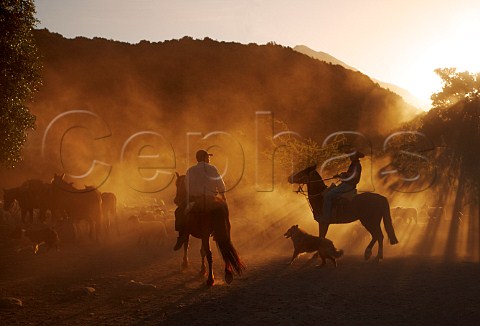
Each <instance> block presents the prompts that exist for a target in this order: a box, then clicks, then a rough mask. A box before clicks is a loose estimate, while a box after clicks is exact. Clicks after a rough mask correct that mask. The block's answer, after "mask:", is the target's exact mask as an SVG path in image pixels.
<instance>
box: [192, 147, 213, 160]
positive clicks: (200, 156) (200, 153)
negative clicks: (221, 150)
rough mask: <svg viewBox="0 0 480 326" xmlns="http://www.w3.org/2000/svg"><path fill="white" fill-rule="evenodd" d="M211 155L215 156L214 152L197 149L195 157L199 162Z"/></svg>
mask: <svg viewBox="0 0 480 326" xmlns="http://www.w3.org/2000/svg"><path fill="white" fill-rule="evenodd" d="M209 156H213V154H211V153H209V152H207V151H206V150H203V149H201V150H199V151H197V153H196V154H195V157H196V158H197V162H202V161H205V159H206V158H207V157H209Z"/></svg>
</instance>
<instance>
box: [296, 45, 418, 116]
mask: <svg viewBox="0 0 480 326" xmlns="http://www.w3.org/2000/svg"><path fill="white" fill-rule="evenodd" d="M293 49H294V50H295V51H298V52H300V53H302V54H305V55H307V56H309V57H311V58H314V59H317V60H320V61H325V62H328V63H331V64H334V65H340V66H342V67H344V68H346V69H350V70H353V71H360V70H358V69H357V68H355V67H352V66H350V65H348V64H346V63H345V62H343V61H341V60H339V59H337V58H336V57H334V56H332V55H330V54H328V53H326V52H322V51H315V50H313V49H311V48H309V47H308V46H306V45H296V46H295V47H293ZM370 79H372V81H374V82H375V83H378V84H379V85H380V87H382V88H385V89H389V90H391V91H392V92H394V93H397V94H398V95H400V96H401V97H403V98H404V100H405V101H406V102H407V103H409V104H411V105H413V106H414V107H416V108H422V107H424V106H425V103H424V102H423V101H422V100H420V99H419V98H417V97H416V96H414V95H413V94H412V93H410V92H409V91H408V90H406V89H404V88H402V87H400V86H397V85H395V84H392V83H387V82H383V81H380V80H378V79H375V78H373V77H370Z"/></svg>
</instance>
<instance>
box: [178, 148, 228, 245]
mask: <svg viewBox="0 0 480 326" xmlns="http://www.w3.org/2000/svg"><path fill="white" fill-rule="evenodd" d="M210 156H213V154H210V153H208V152H207V151H205V150H199V151H197V153H196V155H195V157H196V159H197V164H196V165H194V166H192V167H190V168H189V169H188V170H187V173H186V177H185V187H186V189H187V198H188V200H187V205H186V206H180V207H178V208H177V210H176V211H175V219H176V223H175V225H176V229H177V231H178V238H177V243H176V244H175V247H174V248H173V249H174V250H178V249H180V248H181V247H182V245H183V244H184V243H185V242H186V241H187V240H188V232H187V230H186V222H187V221H186V219H187V215H188V213H189V212H190V211H191V212H192V213H197V214H209V213H210V212H211V211H212V210H214V209H218V208H222V209H225V210H226V211H227V212H228V206H227V202H226V200H227V199H226V197H225V182H224V181H223V178H222V176H221V175H220V174H219V173H218V170H217V168H216V167H215V166H214V165H212V164H210ZM217 195H220V197H221V200H220V199H219V198H218V197H217Z"/></svg>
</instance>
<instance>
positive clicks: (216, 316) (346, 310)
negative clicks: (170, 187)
mask: <svg viewBox="0 0 480 326" xmlns="http://www.w3.org/2000/svg"><path fill="white" fill-rule="evenodd" d="M4 233H5V232H4ZM136 240H137V239H136V237H135V234H134V233H125V234H123V235H121V236H117V235H115V236H110V238H109V239H108V240H102V241H101V242H100V243H99V244H97V243H94V242H92V241H90V240H89V239H81V240H79V241H78V242H75V243H64V244H62V246H61V248H60V251H58V252H56V251H49V252H46V251H45V249H44V248H41V250H40V252H39V254H37V255H34V254H33V253H32V252H31V251H22V252H19V253H17V252H15V250H13V248H11V247H10V246H9V245H7V244H5V243H3V245H2V246H1V248H0V264H1V265H0V266H1V268H0V298H1V300H0V325H187V324H188V325H225V324H231V325H247V324H250V325H251V324H259V325H321V324H339V325H357V324H358V325H360V324H361V325H377V324H378V325H380V324H382V325H384V324H387V325H398V324H417V325H426V324H442V325H447V324H448V325H473V324H475V325H477V323H478V320H480V301H479V298H480V296H479V295H480V282H479V276H480V266H479V264H478V263H474V262H469V261H466V260H461V259H459V260H456V261H452V262H446V261H444V260H443V259H441V258H435V257H427V256H416V255H405V256H400V257H398V256H397V257H389V256H388V250H387V251H386V255H385V256H386V257H385V260H383V261H382V262H381V263H373V262H370V261H369V262H365V261H364V260H363V257H361V256H360V255H357V254H349V253H348V252H347V251H346V255H345V256H344V257H342V258H341V259H340V260H339V262H338V267H337V268H334V267H333V266H332V264H331V263H330V262H329V263H328V264H327V266H325V267H323V268H319V267H317V266H316V265H317V264H318V261H313V262H312V261H310V260H309V257H310V256H311V255H304V256H302V257H300V258H299V259H298V260H296V261H295V262H294V264H293V265H291V266H289V265H287V263H288V262H289V260H290V257H291V254H292V244H291V242H290V241H289V240H287V239H284V238H283V237H282V236H281V234H280V235H278V237H276V238H275V239H274V241H270V242H269V246H264V247H261V246H258V245H256V247H257V248H261V249H257V250H252V249H249V247H251V246H248V245H247V244H248V243H249V242H245V241H244V242H240V243H238V242H237V243H238V250H239V252H240V254H241V256H242V258H243V260H244V261H245V263H246V264H247V270H246V272H245V273H244V274H243V275H242V276H239V277H238V276H237V277H236V278H235V279H234V281H233V283H231V284H229V285H227V284H226V283H225V282H224V280H223V266H222V262H221V259H220V258H219V254H218V251H217V249H216V248H215V247H214V249H213V253H214V260H215V271H216V273H215V277H216V279H215V281H216V283H215V285H214V286H213V287H207V286H206V285H205V278H204V277H199V276H198V272H199V270H200V255H199V249H200V241H199V240H197V239H192V240H191V250H190V267H189V268H188V269H186V270H183V269H182V268H181V262H182V252H181V251H179V252H174V251H173V250H172V247H173V244H174V242H175V238H174V235H171V236H170V237H169V238H168V239H166V241H164V242H163V243H155V242H152V243H150V244H148V245H144V244H138V243H137V241H136ZM251 244H252V243H251V242H250V245H251ZM213 246H214V245H213ZM272 246H273V247H275V249H276V250H274V251H273V250H270V249H271V248H272ZM387 246H388V245H387ZM7 298H16V299H19V300H21V304H22V306H19V305H18V304H15V303H12V302H11V301H8V300H9V299H7Z"/></svg>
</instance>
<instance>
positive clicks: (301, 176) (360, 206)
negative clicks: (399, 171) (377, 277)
mask: <svg viewBox="0 0 480 326" xmlns="http://www.w3.org/2000/svg"><path fill="white" fill-rule="evenodd" d="M288 181H289V182H290V183H298V184H306V185H307V195H308V201H309V203H310V206H311V207H312V211H313V214H314V216H315V217H317V216H320V215H321V212H322V206H323V194H322V193H323V192H324V191H325V189H327V186H326V185H325V182H324V181H323V179H322V177H321V176H320V174H319V173H318V172H317V170H316V166H310V167H308V168H306V169H304V170H302V171H300V172H298V173H295V174H293V175H291V176H290V177H289V178H288ZM336 215H337V216H333V217H332V219H331V221H329V222H328V223H326V222H322V221H317V222H318V225H319V236H320V237H323V238H324V237H325V236H326V235H327V231H328V227H329V225H330V224H345V223H351V222H354V221H356V220H360V222H361V223H362V225H363V226H364V227H365V228H366V229H367V231H368V232H370V234H371V235H372V241H370V243H369V244H368V246H367V248H366V249H365V259H369V258H370V256H371V255H372V248H373V246H374V245H375V242H378V253H377V257H376V259H377V260H381V259H383V233H382V228H381V226H380V222H381V221H382V218H383V224H384V226H385V230H386V231H387V235H388V238H389V240H390V244H392V245H393V244H396V243H398V240H397V237H396V236H395V231H394V229H393V223H392V218H391V216H390V205H389V203H388V200H387V198H385V197H384V196H381V195H379V194H376V193H371V192H365V193H362V194H359V195H356V196H355V197H353V199H352V201H351V202H349V203H348V204H346V205H345V206H344V209H343V210H341V211H340V214H336Z"/></svg>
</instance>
